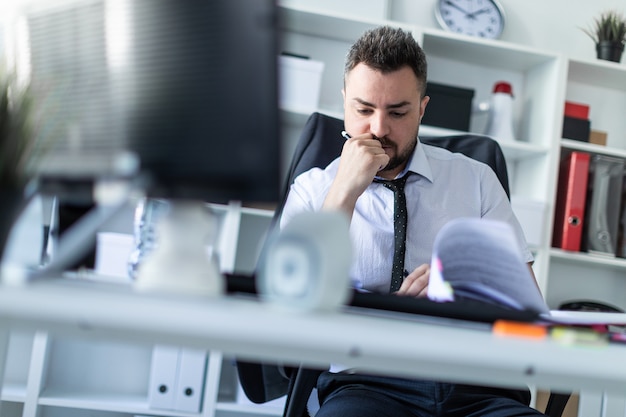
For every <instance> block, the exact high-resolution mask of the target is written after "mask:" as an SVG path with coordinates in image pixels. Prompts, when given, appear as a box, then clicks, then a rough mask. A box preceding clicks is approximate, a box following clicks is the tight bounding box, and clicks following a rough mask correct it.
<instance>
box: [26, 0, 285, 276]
mask: <svg viewBox="0 0 626 417" xmlns="http://www.w3.org/2000/svg"><path fill="white" fill-rule="evenodd" d="M24 17H25V21H26V22H27V27H28V52H29V58H30V60H29V66H30V68H29V72H30V77H31V80H32V87H33V91H34V92H35V93H36V94H38V96H37V101H38V103H39V104H41V109H42V110H41V114H42V115H43V118H42V123H41V125H40V129H39V132H40V134H41V135H42V138H41V139H42V140H44V141H46V142H47V143H48V144H49V145H50V147H49V149H48V152H47V154H46V155H45V157H44V160H43V162H42V164H41V166H40V169H41V171H40V179H41V183H42V184H44V185H45V186H46V187H45V188H46V189H47V190H49V191H51V192H52V193H54V194H57V195H58V194H63V196H62V199H65V200H67V201H75V200H78V203H79V204H81V205H88V204H89V202H85V201H84V199H83V197H84V196H85V195H87V194H89V192H90V191H89V189H90V187H91V186H92V185H93V184H94V183H96V182H99V181H100V182H101V180H103V179H110V178H116V177H125V178H129V177H130V179H131V180H135V181H134V183H135V184H137V185H138V187H139V188H140V189H141V190H143V191H145V193H146V195H147V196H148V197H153V198H164V199H168V200H170V201H171V202H172V205H173V207H174V208H173V209H172V210H171V211H174V212H175V213H174V217H175V218H176V219H177V221H181V222H185V221H186V220H185V219H186V217H185V215H184V214H183V215H180V213H181V210H182V212H183V213H184V207H185V206H180V205H179V204H186V203H187V202H189V201H193V202H197V203H202V204H203V203H204V202H217V203H224V202H227V201H229V200H238V201H243V202H250V203H252V202H264V203H273V202H276V201H278V197H279V190H280V182H281V172H280V171H281V169H280V165H281V161H282V157H281V141H280V134H279V132H280V127H279V111H278V92H277V88H278V87H277V86H278V81H277V66H278V63H277V61H278V50H279V47H278V36H277V27H278V24H277V20H278V14H277V8H276V4H275V0H73V1H69V2H47V0H34V1H32V2H29V3H28V5H27V10H26V11H25V13H24ZM129 155H132V157H131V158H129V157H128V156H129ZM133 161H136V162H138V165H139V169H138V171H137V172H133ZM76 196H79V197H78V198H76ZM96 203H97V202H96ZM196 207H197V206H196ZM187 217H189V216H187ZM184 226H185V225H181V228H180V230H185V229H184ZM85 229H86V230H87V228H85ZM178 238H180V239H182V240H183V241H184V240H185V236H175V237H173V238H172V239H178ZM68 239H69V238H68ZM187 240H188V239H187ZM76 241H78V240H76ZM68 247H70V249H71V250H68V251H67V252H68V253H69V252H72V253H75V252H76V250H75V249H76V248H77V247H78V245H73V246H72V245H68ZM198 247H200V246H198ZM68 256H69V255H68ZM60 258H62V257H60ZM199 258H200V257H198V259H197V261H198V262H197V264H198V268H196V269H195V270H196V271H198V272H199V273H200V272H201V271H202V270H203V268H204V267H203V266H202V265H203V264H202V260H201V259H199ZM59 263H60V264H61V261H59ZM170 278H171V277H170ZM199 285H201V284H199Z"/></svg>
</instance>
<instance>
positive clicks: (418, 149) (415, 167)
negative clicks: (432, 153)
mask: <svg viewBox="0 0 626 417" xmlns="http://www.w3.org/2000/svg"><path fill="white" fill-rule="evenodd" d="M408 171H411V172H414V173H416V174H418V175H421V176H422V177H424V178H426V179H427V180H429V181H431V182H432V180H433V173H432V170H431V169H430V163H429V162H428V158H427V157H426V152H424V146H422V142H420V140H419V138H418V139H417V146H415V151H414V152H413V155H412V156H411V160H410V161H409V163H408V164H407V166H406V168H405V169H404V171H403V172H402V174H401V175H405V174H406V173H407V172H408Z"/></svg>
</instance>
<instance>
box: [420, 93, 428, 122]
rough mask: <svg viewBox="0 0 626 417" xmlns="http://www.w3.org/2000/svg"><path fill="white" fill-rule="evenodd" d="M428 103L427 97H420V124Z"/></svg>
mask: <svg viewBox="0 0 626 417" xmlns="http://www.w3.org/2000/svg"><path fill="white" fill-rule="evenodd" d="M429 101H430V97H429V96H424V97H422V100H421V102H420V122H421V121H422V117H424V112H425V111H426V105H428V102H429Z"/></svg>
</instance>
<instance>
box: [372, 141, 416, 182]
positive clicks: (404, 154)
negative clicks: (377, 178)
mask: <svg viewBox="0 0 626 417" xmlns="http://www.w3.org/2000/svg"><path fill="white" fill-rule="evenodd" d="M415 138H416V139H415V140H414V141H413V142H411V143H410V144H409V145H408V146H407V147H406V148H404V149H403V150H402V151H401V152H400V153H396V155H395V156H394V157H392V158H390V159H389V163H388V164H387V165H386V166H385V167H384V168H383V169H381V170H380V171H378V172H379V173H384V172H388V171H393V170H394V169H396V168H398V167H399V166H401V165H403V164H405V163H407V162H408V161H409V159H411V155H413V151H414V150H415V147H416V146H417V134H416V135H415ZM378 140H379V141H380V142H381V143H382V144H383V146H384V145H385V144H386V143H389V141H386V140H385V138H382V139H381V138H378ZM396 150H397V148H396Z"/></svg>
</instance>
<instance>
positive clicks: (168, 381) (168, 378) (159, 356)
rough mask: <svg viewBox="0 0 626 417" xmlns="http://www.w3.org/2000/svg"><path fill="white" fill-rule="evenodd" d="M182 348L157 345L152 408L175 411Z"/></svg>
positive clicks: (152, 373)
mask: <svg viewBox="0 0 626 417" xmlns="http://www.w3.org/2000/svg"><path fill="white" fill-rule="evenodd" d="M180 350H181V349H180V348H178V347H174V346H167V345H155V346H154V348H153V349H152V362H151V365H150V384H149V387H148V405H149V407H150V408H154V409H163V410H174V406H175V394H176V389H177V378H178V368H179V356H180Z"/></svg>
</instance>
